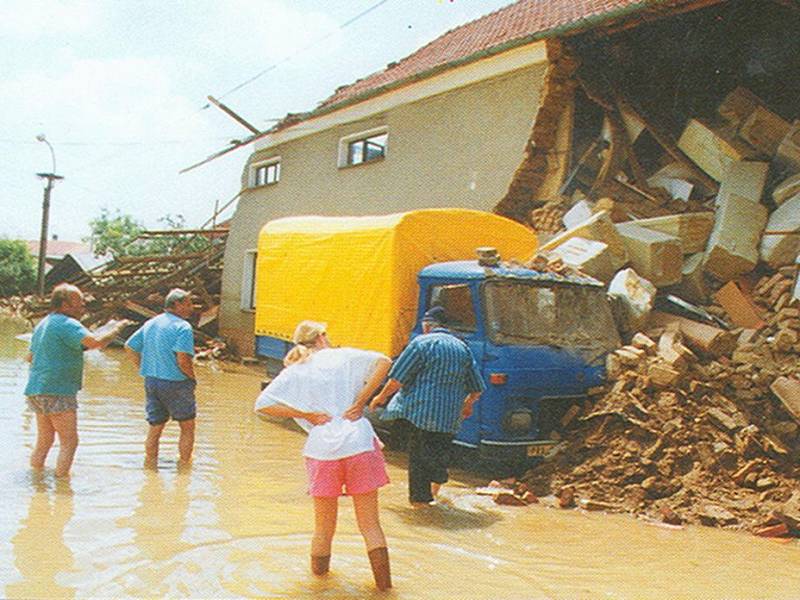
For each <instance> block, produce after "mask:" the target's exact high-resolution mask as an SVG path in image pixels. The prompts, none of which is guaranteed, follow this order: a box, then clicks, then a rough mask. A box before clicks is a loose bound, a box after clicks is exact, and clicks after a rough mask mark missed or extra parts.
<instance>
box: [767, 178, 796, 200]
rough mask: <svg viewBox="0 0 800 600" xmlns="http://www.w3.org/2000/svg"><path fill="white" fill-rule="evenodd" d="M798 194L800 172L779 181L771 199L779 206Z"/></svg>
mask: <svg viewBox="0 0 800 600" xmlns="http://www.w3.org/2000/svg"><path fill="white" fill-rule="evenodd" d="M798 194H800V173H797V174H796V175H792V176H791V177H789V178H788V179H784V180H783V181H781V182H780V183H779V184H778V187H776V188H775V190H774V191H773V192H772V201H773V202H774V203H775V205H776V206H780V205H781V204H783V203H784V202H786V201H787V200H789V199H790V198H792V197H794V196H796V195H798Z"/></svg>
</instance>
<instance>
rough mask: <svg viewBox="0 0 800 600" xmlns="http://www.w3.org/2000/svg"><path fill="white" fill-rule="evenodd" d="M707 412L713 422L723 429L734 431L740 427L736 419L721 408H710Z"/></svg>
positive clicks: (728, 431)
mask: <svg viewBox="0 0 800 600" xmlns="http://www.w3.org/2000/svg"><path fill="white" fill-rule="evenodd" d="M706 414H708V418H709V419H710V420H711V422H712V423H713V424H714V425H716V426H717V427H718V428H720V429H721V430H722V431H725V432H727V433H733V432H734V431H736V430H737V429H739V428H738V427H737V425H736V421H734V420H733V418H732V417H730V416H729V415H728V414H726V413H725V412H723V411H722V410H720V409H719V408H709V409H708V413H706Z"/></svg>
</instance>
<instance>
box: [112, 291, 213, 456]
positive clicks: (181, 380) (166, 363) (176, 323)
mask: <svg viewBox="0 0 800 600" xmlns="http://www.w3.org/2000/svg"><path fill="white" fill-rule="evenodd" d="M193 311H194V305H193V304H192V298H191V295H190V294H189V292H187V291H186V290H182V289H180V288H175V289H174V290H171V291H170V292H169V293H168V294H167V297H166V299H165V300H164V312H163V313H161V314H160V315H158V316H156V317H153V318H152V319H150V320H148V321H147V322H146V323H145V324H144V325H142V327H141V328H140V329H139V330H138V331H136V333H134V334H133V335H132V336H131V337H130V338H129V339H128V341H127V342H126V344H125V350H127V351H128V353H129V354H130V355H131V357H132V358H133V360H134V362H135V363H136V365H137V366H138V367H139V373H140V374H141V375H142V377H144V390H145V396H146V400H147V404H146V414H147V422H148V423H149V424H150V429H149V431H148V432H147V441H146V442H145V457H146V458H145V465H146V466H148V467H155V466H156V464H157V463H158V444H159V440H160V439H161V432H162V431H163V430H164V425H166V423H167V421H168V420H169V419H170V417H171V418H172V419H174V420H175V421H177V422H178V424H179V425H180V428H181V434H180V438H179V440H178V453H179V455H180V460H181V462H182V463H184V464H186V463H188V462H189V461H190V460H191V458H192V449H193V447H194V421H195V416H196V413H197V405H196V402H195V397H194V389H195V386H196V383H197V382H196V381H195V377H194V368H193V365H192V357H193V356H194V333H193V332H192V326H191V325H190V324H189V322H188V321H187V320H186V319H188V318H189V317H190V316H191V315H192V312H193Z"/></svg>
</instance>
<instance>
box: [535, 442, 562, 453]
mask: <svg viewBox="0 0 800 600" xmlns="http://www.w3.org/2000/svg"><path fill="white" fill-rule="evenodd" d="M555 446H556V443H555V442H546V443H544V444H533V445H531V446H528V456H544V455H545V454H547V453H548V452H550V450H552V449H553V448H555Z"/></svg>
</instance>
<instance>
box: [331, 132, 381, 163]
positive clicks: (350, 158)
mask: <svg viewBox="0 0 800 600" xmlns="http://www.w3.org/2000/svg"><path fill="white" fill-rule="evenodd" d="M388 139H389V134H388V133H387V132H386V128H385V127H382V128H379V129H372V130H370V131H363V132H361V133H357V134H354V135H350V136H347V137H345V138H342V139H341V140H339V166H340V167H349V166H354V165H361V164H364V163H368V162H372V161H375V160H382V159H383V158H385V157H386V144H387V142H388Z"/></svg>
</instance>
